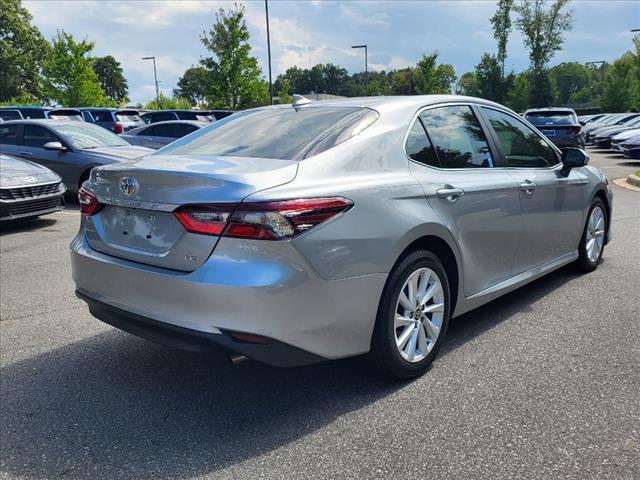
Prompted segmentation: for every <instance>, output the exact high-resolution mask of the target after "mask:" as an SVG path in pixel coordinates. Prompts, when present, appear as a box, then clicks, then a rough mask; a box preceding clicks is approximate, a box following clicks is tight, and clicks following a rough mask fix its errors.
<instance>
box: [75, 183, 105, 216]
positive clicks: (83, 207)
mask: <svg viewBox="0 0 640 480" xmlns="http://www.w3.org/2000/svg"><path fill="white" fill-rule="evenodd" d="M78 201H79V202H80V213H81V214H82V215H88V216H91V215H93V214H94V213H97V212H98V210H100V209H101V208H102V204H101V203H99V202H98V199H97V198H96V196H95V195H94V194H93V193H91V192H90V191H89V190H87V189H86V188H84V187H80V190H79V191H78Z"/></svg>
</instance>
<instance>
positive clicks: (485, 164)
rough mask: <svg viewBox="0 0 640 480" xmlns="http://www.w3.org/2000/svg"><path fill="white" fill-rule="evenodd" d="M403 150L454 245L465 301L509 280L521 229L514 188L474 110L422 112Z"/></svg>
mask: <svg viewBox="0 0 640 480" xmlns="http://www.w3.org/2000/svg"><path fill="white" fill-rule="evenodd" d="M405 150H406V153H407V155H408V156H409V157H410V158H411V159H412V162H410V168H411V171H412V173H413V175H414V176H415V177H416V178H417V179H418V180H419V182H420V183H421V185H422V187H423V190H424V193H425V195H426V198H427V201H428V203H429V205H430V206H431V208H432V209H433V210H434V211H435V212H436V213H437V214H438V216H439V217H440V219H441V221H442V222H443V224H444V225H446V226H447V228H448V229H449V231H450V232H451V233H452V235H453V237H454V239H455V241H456V242H457V245H458V248H459V250H460V254H461V256H462V262H463V265H462V273H463V279H464V294H465V296H467V297H469V296H471V295H474V294H476V293H479V292H482V291H483V290H486V289H488V288H490V287H492V286H494V285H496V284H498V283H500V282H502V281H505V280H508V279H509V278H510V277H511V276H512V264H513V261H514V260H515V255H516V252H517V242H518V239H519V237H520V230H521V228H522V221H521V215H520V204H519V202H518V188H517V184H516V182H515V180H514V179H513V177H512V176H511V175H509V173H508V172H507V171H506V170H505V169H503V168H499V167H500V165H499V164H496V156H497V155H496V152H495V149H494V145H493V144H491V142H490V140H489V139H488V138H487V135H486V133H485V129H484V128H483V126H482V125H481V123H480V121H479V120H478V117H477V113H476V110H475V108H473V107H472V106H471V105H467V104H456V105H453V104H452V105H440V106H434V107H428V108H426V109H424V110H422V111H421V112H420V113H419V115H418V116H417V118H416V119H415V121H414V123H413V125H412V127H411V130H410V132H409V134H408V136H407V139H406V142H405Z"/></svg>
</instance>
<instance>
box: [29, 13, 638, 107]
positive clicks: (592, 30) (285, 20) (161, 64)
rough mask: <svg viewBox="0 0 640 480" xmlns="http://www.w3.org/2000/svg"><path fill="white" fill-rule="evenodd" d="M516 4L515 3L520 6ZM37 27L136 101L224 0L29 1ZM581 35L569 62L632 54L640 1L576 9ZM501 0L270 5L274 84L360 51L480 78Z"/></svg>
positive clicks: (519, 56) (259, 20) (562, 56)
mask: <svg viewBox="0 0 640 480" xmlns="http://www.w3.org/2000/svg"><path fill="white" fill-rule="evenodd" d="M516 1H517V0H516ZM240 3H242V4H243V5H244V6H245V7H246V9H247V25H248V27H249V31H250V33H251V45H252V47H253V49H252V53H253V54H254V55H255V56H256V57H257V58H258V60H259V62H260V65H261V67H262V70H263V73H264V74H265V76H266V74H267V48H266V28H265V20H264V2H263V1H247V2H240ZM23 4H24V5H25V6H26V7H27V8H28V9H29V11H30V12H31V14H32V15H33V22H34V23H35V25H37V26H38V27H39V28H40V30H41V31H42V33H43V34H44V35H45V36H46V37H47V38H51V37H52V36H54V35H55V33H56V30H57V29H64V30H66V31H67V32H69V33H72V34H73V35H74V36H76V37H78V38H84V37H86V38H88V39H89V40H92V41H94V42H95V43H96V47H95V55H100V56H102V55H107V54H110V55H113V56H114V57H115V58H116V59H118V60H119V61H120V62H121V63H122V67H123V69H124V72H125V76H126V77H127V80H128V82H129V96H130V97H131V100H132V102H134V103H135V102H144V101H147V100H149V99H150V98H152V97H153V96H154V86H153V68H152V65H151V63H150V62H145V61H143V60H141V59H140V57H143V56H149V55H155V56H156V57H157V59H158V79H159V80H161V82H162V83H161V84H160V86H161V88H162V90H163V91H165V92H166V93H169V94H170V93H171V90H172V88H173V87H175V85H176V82H177V80H178V78H179V77H180V75H181V74H182V72H184V70H185V69H186V68H188V67H189V66H191V65H195V64H197V62H198V60H199V59H200V58H201V57H202V56H206V55H207V52H206V50H205V49H204V48H203V46H202V44H201V43H200V40H199V38H200V36H201V35H202V32H203V31H204V30H208V28H209V27H210V26H211V24H212V23H213V22H214V21H215V12H216V11H217V10H218V8H220V7H224V8H230V7H232V6H233V2H224V1H187V0H183V1H178V0H175V1H164V2H163V1H151V0H137V1H128V2H125V1H104V0H103V1H83V0H80V1H57V0H25V1H24V2H23ZM571 8H572V9H573V12H574V18H575V21H574V24H573V30H572V31H571V32H570V33H568V34H567V36H566V41H565V47H564V50H563V51H562V52H560V53H558V54H557V55H556V56H555V57H554V58H553V60H552V62H551V64H556V63H559V62H562V61H578V62H587V61H593V60H608V61H611V60H613V59H615V58H617V57H618V56H620V55H621V54H623V53H624V52H625V51H627V50H629V49H630V48H631V45H632V44H631V38H632V33H630V30H631V29H632V28H640V0H608V1H607V0H603V1H597V0H574V1H573V2H572V3H571ZM494 11H495V1H494V0H487V1H482V0H475V1H462V0H459V1H435V0H432V1H427V0H425V1H395V2H383V1H352V2H348V1H342V2H339V1H335V2H334V1H308V2H288V1H275V0H272V1H270V2H269V17H270V27H271V48H272V67H273V72H274V80H275V77H276V75H277V74H278V73H282V72H283V71H284V70H286V68H288V67H290V66H293V65H298V66H299V67H310V66H312V65H315V64H316V63H320V62H322V63H327V62H332V63H336V64H338V65H340V66H343V67H344V68H346V69H347V70H349V71H350V72H355V71H360V70H363V68H364V60H363V54H362V51H358V50H352V49H351V48H350V46H351V45H355V44H363V43H366V44H368V45H369V68H371V69H375V70H382V69H385V70H388V69H392V68H402V67H406V66H409V65H414V64H415V63H416V61H417V60H418V59H419V58H420V56H421V55H422V54H423V53H431V52H432V51H434V50H437V51H438V52H439V54H440V61H441V62H443V63H450V64H452V65H453V66H454V68H455V70H456V73H457V74H458V76H460V75H461V74H462V73H464V72H466V71H469V70H471V69H473V66H474V65H475V64H476V63H477V62H478V60H479V58H480V56H481V55H482V53H483V52H494V51H495V40H494V39H493V36H492V32H491V24H490V22H489V18H490V17H491V16H492V15H493V13H494ZM527 64H528V58H527V53H526V51H525V50H524V47H523V44H522V38H521V36H520V34H519V33H518V32H517V31H514V32H513V34H512V36H511V40H510V43H509V49H508V58H507V70H509V69H513V70H515V71H520V70H522V69H524V68H526V66H527Z"/></svg>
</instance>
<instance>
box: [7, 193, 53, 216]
mask: <svg viewBox="0 0 640 480" xmlns="http://www.w3.org/2000/svg"><path fill="white" fill-rule="evenodd" d="M60 205H62V196H55V197H45V198H40V199H36V200H31V201H28V202H16V203H3V204H0V218H3V219H4V218H7V217H8V218H11V217H18V216H21V215H25V214H29V213H36V212H46V211H50V210H54V209H56V208H59V207H60Z"/></svg>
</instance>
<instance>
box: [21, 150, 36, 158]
mask: <svg viewBox="0 0 640 480" xmlns="http://www.w3.org/2000/svg"><path fill="white" fill-rule="evenodd" d="M18 155H24V156H25V157H32V156H33V153H31V152H28V151H26V150H18Z"/></svg>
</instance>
